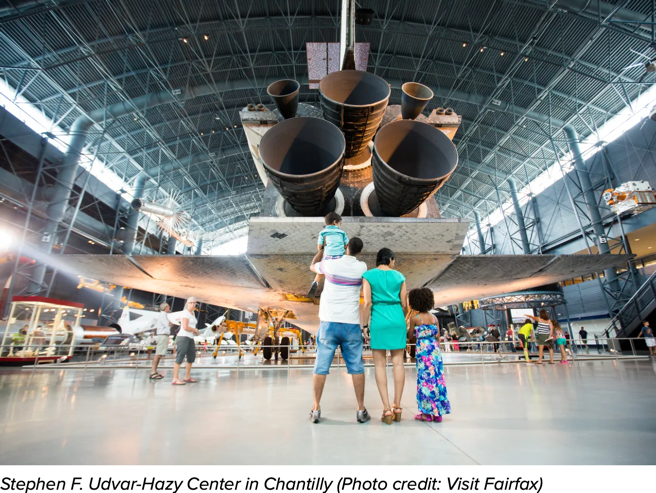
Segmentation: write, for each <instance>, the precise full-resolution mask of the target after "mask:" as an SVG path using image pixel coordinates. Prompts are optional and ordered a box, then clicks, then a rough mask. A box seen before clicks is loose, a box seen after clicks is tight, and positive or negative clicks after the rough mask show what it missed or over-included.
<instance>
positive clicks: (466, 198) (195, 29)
mask: <svg viewBox="0 0 656 493" xmlns="http://www.w3.org/2000/svg"><path fill="white" fill-rule="evenodd" d="M339 4H340V2H339V1H338V0H326V1H309V0H304V1H294V2H289V1H287V2H281V1H272V0H269V1H264V0H227V1H220V2H219V1H216V0H184V1H183V0H160V1H156V2H153V1H150V0H117V1H111V2H110V1H106V0H58V1H54V0H11V1H9V2H4V3H3V5H5V7H0V76H1V77H2V79H3V80H4V81H5V82H6V84H7V85H8V86H10V87H11V88H13V90H14V91H15V97H18V96H22V97H24V98H26V99H27V100H28V101H29V102H31V103H33V104H34V105H36V107H37V108H38V109H39V110H40V111H42V112H43V114H44V115H45V116H46V117H47V118H48V119H49V120H50V121H51V122H52V125H53V134H55V135H58V133H59V134H61V133H62V132H67V131H68V130H69V129H70V127H71V125H72V123H73V122H74V121H75V119H76V118H78V117H79V116H81V115H84V114H87V115H88V114H89V113H91V112H92V111H93V110H98V109H100V108H104V107H106V106H108V105H111V104H116V103H120V102H124V101H129V100H132V99H133V98H136V97H139V96H144V95H147V94H152V93H158V92H161V91H170V92H171V93H172V94H176V92H177V91H178V90H185V89H188V88H194V87H199V86H207V85H208V84H209V85H211V86H213V90H212V91H211V92H210V93H204V95H200V96H198V97H193V98H191V99H187V100H185V101H175V102H173V103H169V104H162V105H159V106H155V107H152V108H148V109H140V110H139V111H137V112H136V113H135V114H132V115H129V116H122V117H119V118H112V117H111V115H107V118H106V119H105V120H104V121H103V122H100V123H99V124H97V125H96V126H95V127H94V129H93V130H92V136H91V138H90V139H89V140H88V148H87V150H88V151H89V152H91V153H97V156H98V157H99V158H100V159H102V160H103V161H104V162H105V163H106V165H107V166H109V167H111V168H112V170H113V171H114V172H115V173H116V174H117V175H118V176H120V177H121V178H122V179H124V180H125V181H126V182H127V183H129V184H130V183H133V181H134V178H135V177H136V176H137V175H138V174H139V173H140V172H141V171H143V170H145V171H147V172H149V174H150V175H151V176H153V177H156V178H157V181H158V183H159V185H158V188H156V187H155V185H154V184H153V183H151V184H150V186H149V188H147V191H146V194H147V196H150V197H158V196H159V197H161V196H163V195H165V194H170V193H174V194H176V195H177V196H178V197H179V200H180V202H181V203H182V205H183V206H184V207H185V208H186V209H187V210H188V211H189V212H190V213H191V214H192V217H193V218H194V222H193V227H194V228H196V230H197V232H198V233H204V234H206V235H211V236H212V237H213V238H214V239H215V240H217V241H216V244H218V243H221V242H225V241H229V240H231V239H234V238H237V237H240V236H243V235H245V234H246V229H245V227H246V225H247V220H248V218H249V217H251V216H252V215H254V214H257V212H258V210H259V206H260V204H261V198H262V192H263V187H262V184H261V183H260V182H259V180H258V178H257V172H256V170H255V166H254V164H253V162H252V159H251V157H250V154H249V153H248V152H245V151H246V137H245V135H244V132H243V130H242V129H241V126H240V121H239V117H238V112H239V110H240V109H241V108H243V107H244V106H245V105H246V104H247V103H251V102H252V103H259V102H262V103H264V104H269V105H270V104H271V101H270V100H269V98H268V96H267V94H266V86H267V85H268V83H270V82H271V81H273V80H276V79H280V78H295V79H297V80H300V81H307V57H306V52H305V46H306V43H307V42H325V41H331V42H332V41H337V40H338V38H339V23H340V18H339V14H340V10H339V7H340V5H339ZM358 7H361V8H368V9H372V10H373V11H374V12H375V14H374V20H373V22H372V23H371V24H370V25H366V26H357V31H356V39H357V41H359V42H366V43H370V55H369V62H368V67H369V71H371V72H374V73H376V74H377V75H380V76H381V77H383V78H385V79H386V80H388V81H392V80H395V81H418V82H422V83H423V84H427V85H429V86H431V87H434V88H438V89H440V94H445V95H442V96H439V97H435V98H434V99H433V100H432V101H431V102H430V104H429V106H428V110H432V109H433V108H435V107H437V106H449V107H452V108H454V109H455V111H456V112H457V113H458V114H461V115H462V118H463V120H462V125H461V127H460V129H459V131H458V133H457V135H456V137H455V139H454V142H455V143H456V145H457V147H458V151H459V154H460V164H459V166H458V168H457V169H456V172H455V173H454V174H453V175H452V177H451V179H450V180H449V182H448V183H447V185H446V186H444V187H443V188H442V189H441V190H440V191H439V192H438V194H437V195H436V200H437V202H438V204H439V207H440V209H441V211H442V215H443V216H444V217H464V218H469V219H473V214H474V211H477V212H479V213H480V214H481V215H482V216H485V215H486V214H488V213H489V212H491V211H492V210H494V209H496V208H497V207H498V206H499V201H505V200H506V198H507V197H508V195H509V188H508V184H507V181H506V180H507V178H508V177H510V176H513V177H515V179H516V181H517V183H518V187H519V188H521V187H522V186H523V185H526V184H527V183H528V182H529V181H531V180H532V179H534V178H535V177H536V176H538V175H539V174H540V173H541V172H542V171H543V170H545V169H546V168H547V167H548V166H549V165H550V164H551V163H552V162H553V161H554V160H555V158H556V156H557V155H558V154H560V153H564V152H566V151H567V147H566V139H565V136H564V135H563V134H562V132H561V128H559V127H557V126H553V125H551V126H550V125H546V124H544V123H541V124H540V123H537V122H535V121H533V120H530V119H526V118H524V117H522V111H521V110H524V109H525V110H527V111H528V110H530V111H534V112H537V113H541V114H544V115H548V116H550V117H552V118H553V119H554V121H560V122H561V123H569V124H571V125H573V126H574V127H575V128H576V129H577V131H578V132H579V135H580V136H581V137H585V136H588V135H590V134H594V133H595V132H596V131H597V130H598V128H599V127H600V126H601V125H603V124H604V123H605V122H606V121H608V119H610V118H611V117H612V116H614V115H616V114H617V113H618V112H619V111H621V110H622V109H624V108H625V107H627V106H628V105H630V104H631V101H632V100H634V99H635V98H636V97H637V96H638V95H639V94H640V93H641V92H644V91H645V90H646V89H648V88H649V87H650V86H651V85H652V84H653V83H654V75H653V74H652V73H648V72H646V70H645V67H644V66H643V65H638V66H635V67H632V68H628V69H627V68H626V67H628V66H630V65H632V64H635V63H637V62H641V61H646V59H645V58H644V57H642V56H640V54H643V55H646V56H648V57H650V58H651V57H653V56H654V32H653V27H654V22H653V11H652V10H653V9H652V1H651V0H629V1H627V0H619V1H614V2H605V3H602V2H597V1H596V0H556V1H546V0H495V1H491V0H461V1H458V2H453V1H452V2H444V1H421V2H408V1H392V0H362V1H360V2H358ZM643 21H644V23H643ZM462 94H469V95H476V96H478V97H476V98H469V99H468V101H465V100H464V99H466V98H463V97H462V96H461V95H462ZM400 96H401V94H400V89H399V88H398V86H397V88H394V89H393V90H392V98H391V104H399V103H400ZM300 97H301V101H304V102H310V103H312V102H315V101H318V92H317V91H316V90H311V89H309V88H308V86H307V84H305V85H303V86H302V87H301V96H300ZM506 104H507V105H509V106H507V105H506ZM508 107H511V108H512V109H513V111H502V109H507V108H508ZM518 109H520V111H517V110H518Z"/></svg>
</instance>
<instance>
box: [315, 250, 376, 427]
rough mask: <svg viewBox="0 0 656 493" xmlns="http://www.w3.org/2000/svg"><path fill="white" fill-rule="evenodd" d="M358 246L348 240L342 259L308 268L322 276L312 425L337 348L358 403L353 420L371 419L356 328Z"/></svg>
mask: <svg viewBox="0 0 656 493" xmlns="http://www.w3.org/2000/svg"><path fill="white" fill-rule="evenodd" d="M362 246H363V245H362V240H361V239H360V238H351V240H350V241H349V243H348V245H346V251H345V254H344V256H342V257H341V258H336V259H323V260H321V261H320V262H317V263H312V265H311V266H310V270H312V272H314V273H316V274H323V275H324V276H325V283H324V287H323V292H322V293H321V301H320V304H319V319H320V320H321V324H320V326H319V333H318V334H317V358H316V360H315V364H314V375H313V378H312V385H313V388H314V405H313V407H312V411H310V420H311V421H312V422H313V423H318V422H319V421H320V420H321V406H320V403H321V395H322V393H323V387H324V385H325V383H326V375H328V373H329V372H330V365H331V363H332V361H333V357H334V356H335V350H336V349H337V347H340V348H341V351H342V358H343V359H344V362H345V363H346V370H347V371H348V373H349V375H351V378H352V379H353V387H354V389H355V398H356V399H357V401H358V410H357V414H356V420H357V422H358V423H365V422H367V421H369V420H370V419H371V417H370V416H369V413H368V412H367V410H366V409H365V407H364V361H363V359H362V342H363V341H362V330H361V328H360V290H361V288H362V274H364V273H365V272H366V271H367V264H365V263H364V262H360V261H359V260H358V259H357V258H356V256H357V255H359V254H360V252H361V251H362Z"/></svg>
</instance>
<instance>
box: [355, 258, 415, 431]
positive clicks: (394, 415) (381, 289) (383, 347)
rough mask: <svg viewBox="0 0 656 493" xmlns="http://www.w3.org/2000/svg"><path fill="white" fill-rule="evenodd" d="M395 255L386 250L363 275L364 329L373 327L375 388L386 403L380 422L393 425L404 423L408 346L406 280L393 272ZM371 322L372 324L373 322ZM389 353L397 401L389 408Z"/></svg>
mask: <svg viewBox="0 0 656 493" xmlns="http://www.w3.org/2000/svg"><path fill="white" fill-rule="evenodd" d="M394 260H395V259H394V252H392V250H390V249H389V248H383V249H382V250H380V251H379V252H378V255H377V256H376V268H375V269H371V270H369V271H367V272H365V273H364V275H363V276H362V277H363V279H364V280H363V290H364V320H363V324H364V327H365V329H366V328H367V327H369V325H371V327H370V329H369V330H370V333H371V349H372V352H373V354H374V365H375V367H376V385H378V392H379V393H380V399H381V400H382V401H383V416H382V418H381V420H382V421H383V422H385V423H387V424H388V425H389V424H392V420H394V421H401V412H402V411H401V396H402V394H403V385H404V383H405V369H404V368H403V355H404V351H405V347H406V331H407V326H406V323H405V312H406V294H405V277H404V276H403V274H401V273H400V272H398V271H396V270H394ZM370 319H371V321H370ZM387 351H390V353H391V355H392V367H393V368H394V402H393V403H392V405H391V406H390V402H389V395H388V393H387V372H386V368H385V367H386V364H387Z"/></svg>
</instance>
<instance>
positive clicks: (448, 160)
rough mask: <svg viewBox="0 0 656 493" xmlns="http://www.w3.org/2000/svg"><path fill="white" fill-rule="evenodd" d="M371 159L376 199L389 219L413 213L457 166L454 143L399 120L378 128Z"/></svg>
mask: <svg viewBox="0 0 656 493" xmlns="http://www.w3.org/2000/svg"><path fill="white" fill-rule="evenodd" d="M373 154H374V156H373V160H372V165H373V175H374V185H375V187H376V196H377V197H378V202H379V203H380V206H381V208H382V209H383V210H384V211H385V212H386V213H387V214H389V215H391V216H397V217H398V216H403V215H405V214H408V213H410V212H412V211H413V210H414V209H416V208H417V207H419V206H420V205H421V204H422V203H423V202H425V201H426V199H428V198H429V197H430V196H431V195H433V194H434V193H435V192H436V191H437V190H438V189H439V188H440V187H441V186H442V185H443V184H444V182H446V180H447V179H448V178H449V176H451V173H453V170H454V169H455V168H456V165H457V164H458V151H457V150H456V147H455V146H454V145H453V142H451V140H450V139H449V138H448V137H447V136H446V135H444V133H442V132H441V131H439V130H438V129H437V128H435V127H433V126H432V125H428V124H426V123H421V122H417V121H414V120H399V121H395V122H392V123H389V124H388V125H385V126H384V127H383V128H381V129H380V131H379V132H378V135H376V139H375V141H374V153H373Z"/></svg>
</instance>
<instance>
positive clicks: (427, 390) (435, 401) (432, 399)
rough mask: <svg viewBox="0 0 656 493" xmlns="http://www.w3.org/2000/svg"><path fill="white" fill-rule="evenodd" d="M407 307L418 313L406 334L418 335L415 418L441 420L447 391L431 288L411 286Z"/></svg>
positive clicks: (447, 409) (448, 410) (446, 405)
mask: <svg viewBox="0 0 656 493" xmlns="http://www.w3.org/2000/svg"><path fill="white" fill-rule="evenodd" d="M408 298H409V301H410V307H411V308H412V309H413V310H415V311H417V312H419V313H417V315H414V316H413V317H411V318H410V323H409V329H408V332H409V333H414V334H415V335H416V337H417V356H416V365H417V407H418V408H419V414H417V415H416V416H415V419H416V420H418V421H435V422H438V423H439V422H440V421H442V416H444V415H445V414H450V413H451V404H450V403H449V399H448V398H447V394H446V383H445V382H444V364H443V361H442V352H441V351H440V346H439V344H438V343H437V336H439V333H440V329H439V326H438V324H437V318H436V317H435V316H434V315H432V314H431V313H430V310H431V309H432V308H433V305H434V304H435V299H434V297H433V291H431V290H430V289H428V288H419V289H413V290H411V291H410V293H409V295H408Z"/></svg>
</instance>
